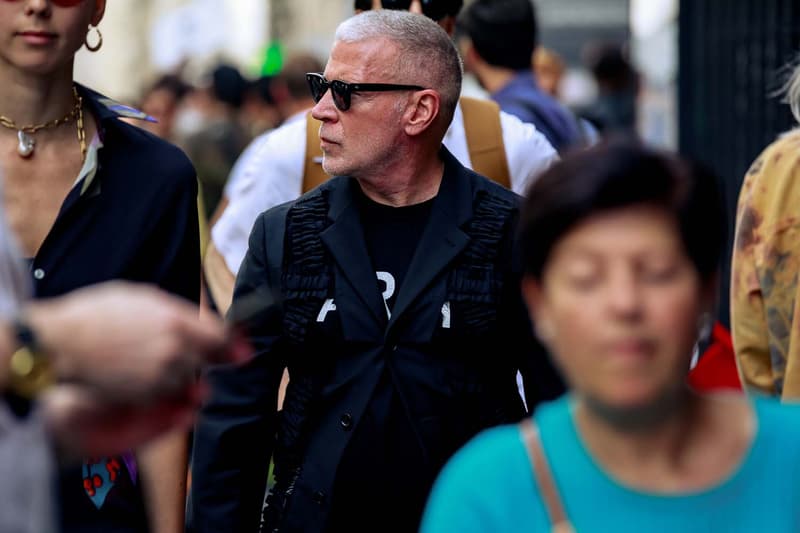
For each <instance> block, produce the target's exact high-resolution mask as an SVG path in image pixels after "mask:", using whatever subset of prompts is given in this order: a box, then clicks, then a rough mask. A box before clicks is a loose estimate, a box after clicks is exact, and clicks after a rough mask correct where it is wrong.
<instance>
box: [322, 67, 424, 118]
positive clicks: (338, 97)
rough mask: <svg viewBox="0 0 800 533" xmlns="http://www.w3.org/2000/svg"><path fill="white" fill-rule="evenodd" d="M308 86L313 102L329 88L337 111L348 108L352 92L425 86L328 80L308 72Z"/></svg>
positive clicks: (407, 89)
mask: <svg viewBox="0 0 800 533" xmlns="http://www.w3.org/2000/svg"><path fill="white" fill-rule="evenodd" d="M306 81H308V88H309V89H311V97H312V98H313V99H314V101H315V102H319V101H320V100H322V97H323V96H324V95H325V93H326V92H327V91H328V89H330V90H331V96H332V97H333V103H334V105H335V106H336V109H338V110H339V111H347V110H348V109H350V97H351V96H352V95H353V93H358V92H369V91H423V90H425V87H420V86H419V85H398V84H396V83H347V82H344V81H339V80H333V81H328V80H326V79H325V76H323V75H322V74H317V73H316V72H309V73H308V74H306Z"/></svg>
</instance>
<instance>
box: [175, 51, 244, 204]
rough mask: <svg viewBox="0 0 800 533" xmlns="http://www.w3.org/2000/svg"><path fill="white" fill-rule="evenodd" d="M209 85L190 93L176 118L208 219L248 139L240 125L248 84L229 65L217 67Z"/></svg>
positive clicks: (178, 133)
mask: <svg viewBox="0 0 800 533" xmlns="http://www.w3.org/2000/svg"><path fill="white" fill-rule="evenodd" d="M209 78H210V83H209V85H208V86H205V87H200V88H197V89H195V90H194V91H192V92H191V93H190V94H189V95H188V96H187V97H186V99H185V100H184V105H183V106H182V108H181V111H180V113H179V115H178V118H177V119H176V128H177V130H176V135H177V139H178V144H179V146H181V147H182V148H184V149H185V150H186V154H187V155H188V156H189V159H191V161H192V163H193V164H194V166H195V168H196V169H197V178H198V180H199V181H200V187H201V190H202V195H203V202H204V203H205V216H206V218H209V217H210V216H211V214H212V213H213V212H214V210H215V209H216V207H217V204H218V203H219V201H220V199H221V198H222V191H223V189H224V187H225V182H226V181H227V180H228V174H230V171H231V169H232V168H233V165H234V163H236V159H237V158H238V157H239V154H241V153H242V150H244V148H245V147H246V146H247V143H248V142H249V139H248V138H247V135H246V133H245V129H244V127H243V126H242V125H241V123H240V122H239V110H240V109H241V107H242V104H243V103H244V99H245V93H246V91H247V81H246V80H245V79H244V77H243V76H242V74H241V73H240V72H239V70H238V69H237V68H235V67H233V66H231V65H226V64H221V65H217V66H216V67H215V68H214V69H213V70H212V71H211V73H210V76H209Z"/></svg>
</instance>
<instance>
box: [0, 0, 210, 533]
mask: <svg viewBox="0 0 800 533" xmlns="http://www.w3.org/2000/svg"><path fill="white" fill-rule="evenodd" d="M105 6H106V2H105V1H104V0H84V1H75V0H57V1H38V0H18V1H8V2H0V32H2V35H3V37H2V39H0V55H2V57H3V61H1V62H0V81H2V83H0V115H2V117H3V120H2V121H0V125H2V126H3V127H2V128H0V143H2V145H3V147H4V148H3V151H2V155H0V165H2V167H3V170H4V173H3V174H4V191H3V192H4V195H3V205H4V207H5V212H6V214H7V219H8V222H9V225H10V228H11V231H12V233H13V234H14V236H15V237H16V240H17V241H18V242H19V244H20V248H21V252H22V254H23V255H24V257H25V258H26V259H27V262H28V264H29V273H30V276H31V281H32V283H33V292H34V295H35V297H37V298H43V297H54V296H59V295H62V294H64V293H66V292H69V291H71V290H74V289H77V288H79V287H82V286H86V285H90V284H93V283H98V282H102V281H106V280H111V279H119V278H122V279H128V280H134V281H141V282H148V283H152V284H155V285H158V286H160V287H161V288H163V289H165V290H167V291H169V292H171V293H173V294H176V295H179V296H181V297H183V298H185V299H188V300H193V301H197V300H198V298H199V289H200V279H199V277H200V276H199V274H200V273H199V257H200V256H199V253H200V252H199V240H198V229H197V228H198V221H197V210H196V196H197V184H196V180H195V173H194V169H193V168H192V165H191V164H190V163H189V161H188V159H187V158H186V157H185V156H184V154H183V153H181V152H180V151H179V150H178V149H177V148H175V147H174V146H171V145H169V144H167V143H166V142H164V141H162V140H160V139H158V138H157V137H155V136H153V135H150V134H149V133H147V132H144V131H143V130H141V129H139V128H135V127H133V126H130V125H128V124H126V123H124V122H122V121H121V120H120V118H121V117H127V118H140V119H141V118H145V117H146V115H145V114H144V113H141V112H140V111H137V110H135V109H132V108H129V107H126V106H124V105H122V104H119V103H117V102H115V101H113V100H109V99H107V98H105V97H103V96H102V95H99V94H97V93H95V92H93V91H92V90H90V89H88V88H86V87H83V86H81V85H79V84H76V83H75V82H74V81H73V70H74V57H75V52H76V51H77V50H78V49H79V48H80V47H81V46H83V45H84V44H85V45H86V47H87V48H88V49H90V50H97V49H99V48H100V47H101V45H102V42H103V40H102V35H101V34H100V31H99V30H98V28H97V25H98V24H99V23H100V21H101V19H102V18H103V15H104V13H105ZM107 356H108V357H109V358H113V357H114V356H115V354H114V352H113V351H110V352H109V353H108V354H107ZM110 464H113V465H114V467H113V468H111V469H109V465H110ZM112 472H113V475H112ZM185 472H186V441H185V438H184V436H183V435H181V434H175V435H170V436H169V437H167V438H166V439H164V440H161V441H159V442H156V443H153V444H152V445H150V446H148V447H146V448H141V449H138V450H136V451H135V453H131V452H128V453H126V454H124V455H123V456H121V457H114V458H111V457H93V458H90V459H87V460H86V461H84V462H83V464H82V465H81V466H78V467H76V468H69V469H65V470H64V471H63V472H62V474H61V476H60V494H61V501H60V511H61V514H62V516H61V518H62V521H63V529H64V530H65V531H84V532H85V531H104V532H105V531H145V530H148V529H149V528H150V527H152V529H153V530H154V531H158V532H160V531H163V532H176V531H180V530H181V529H182V527H183V507H184V500H185V479H186V473H185Z"/></svg>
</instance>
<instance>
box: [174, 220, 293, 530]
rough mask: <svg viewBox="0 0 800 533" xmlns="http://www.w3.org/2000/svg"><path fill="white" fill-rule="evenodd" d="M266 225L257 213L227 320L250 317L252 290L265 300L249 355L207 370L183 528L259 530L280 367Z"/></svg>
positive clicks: (278, 326)
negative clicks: (242, 360) (207, 383)
mask: <svg viewBox="0 0 800 533" xmlns="http://www.w3.org/2000/svg"><path fill="white" fill-rule="evenodd" d="M267 214H269V213H267ZM265 227H266V219H265V215H263V214H262V215H261V217H259V219H258V220H257V221H256V224H255V226H254V228H253V231H252V233H251V235H250V243H249V250H248V252H247V255H246V256H245V259H244V262H243V263H242V266H241V268H240V270H239V275H238V277H237V279H236V285H235V288H234V295H233V303H232V307H231V312H230V314H229V317H231V316H236V315H237V313H238V312H239V311H238V310H241V311H242V312H243V313H248V314H250V312H251V311H252V305H253V303H254V300H253V296H251V295H253V294H258V295H259V296H258V297H256V299H259V298H260V299H261V300H262V302H265V303H269V302H271V305H269V307H267V308H266V309H264V310H262V312H261V313H259V315H258V318H257V319H256V320H255V321H254V322H252V323H250V325H249V327H251V328H252V332H251V333H250V334H249V338H250V340H251V342H252V344H253V347H254V349H255V356H254V358H253V359H252V360H251V361H249V362H248V363H247V364H245V365H242V366H235V367H234V366H220V367H217V368H214V369H213V370H211V371H210V372H209V381H210V384H211V386H212V394H211V399H210V401H209V402H208V404H207V405H206V406H205V407H204V408H203V409H202V410H201V413H200V417H199V420H198V423H197V426H196V429H195V437H194V450H193V457H192V487H191V492H190V496H189V507H188V513H187V515H188V516H187V530H188V531H193V532H209V533H210V532H214V533H221V532H226V531H231V532H233V531H236V532H238V531H258V526H259V521H260V519H261V509H262V506H263V502H264V493H265V489H266V485H267V476H268V470H269V462H270V458H271V456H272V451H273V447H274V442H275V431H276V423H277V413H276V404H277V396H278V388H279V386H280V380H281V376H282V374H283V369H284V366H285V365H284V361H283V357H282V356H281V355H279V354H280V353H281V351H282V350H281V349H280V346H279V345H280V341H279V335H280V331H281V314H280V302H278V301H277V299H276V298H274V297H273V296H271V295H272V294H277V292H278V290H279V286H275V283H276V280H275V279H274V278H275V276H274V272H273V274H272V275H271V273H270V263H269V262H268V259H267V251H268V250H274V249H275V242H274V241H273V242H268V240H269V239H282V236H283V231H270V235H269V236H268V235H267V233H266V231H265ZM275 229H276V228H275V227H274V225H273V227H272V230H275ZM281 242H282V241H281ZM278 264H280V263H279V262H278ZM272 270H273V271H274V266H273V268H272ZM270 279H272V281H271V282H268V280H270ZM245 308H249V309H245Z"/></svg>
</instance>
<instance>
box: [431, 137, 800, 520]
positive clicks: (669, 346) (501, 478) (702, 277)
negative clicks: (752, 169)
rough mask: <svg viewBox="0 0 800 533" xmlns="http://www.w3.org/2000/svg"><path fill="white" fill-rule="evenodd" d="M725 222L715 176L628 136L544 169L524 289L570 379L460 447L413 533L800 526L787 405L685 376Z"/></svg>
mask: <svg viewBox="0 0 800 533" xmlns="http://www.w3.org/2000/svg"><path fill="white" fill-rule="evenodd" d="M643 177H646V178H647V179H643ZM724 220H725V216H724V208H723V202H722V198H721V194H720V191H719V190H718V185H717V182H716V179H715V177H714V176H713V175H711V174H709V173H708V172H707V171H704V170H703V169H701V168H698V167H697V166H696V165H693V164H691V163H688V162H687V161H684V160H682V159H680V158H678V157H676V156H673V155H668V154H663V153H659V152H655V151H652V150H650V149H647V148H643V147H640V146H636V145H630V144H617V143H616V142H612V143H610V144H603V145H601V146H598V147H597V148H593V149H590V150H589V151H587V152H586V153H578V154H574V155H572V156H569V157H567V158H565V159H564V160H563V161H562V162H561V163H559V164H558V165H556V166H554V167H553V168H552V169H551V170H550V171H548V172H547V173H546V174H545V175H543V176H542V177H541V178H540V180H539V181H538V182H537V183H536V185H535V186H534V187H532V188H531V191H530V195H529V197H528V198H527V199H526V201H525V203H524V205H523V208H522V214H521V221H520V233H519V235H520V237H519V239H520V244H521V248H522V254H523V261H524V269H525V274H524V275H523V282H522V291H523V295H524V299H525V301H526V303H527V305H528V309H529V310H530V315H531V317H532V319H533V320H535V324H536V332H537V334H538V336H539V338H540V339H541V340H542V341H543V342H544V344H545V345H546V346H547V347H548V349H549V352H550V355H551V357H552V359H553V361H554V363H555V364H556V366H557V367H558V368H559V370H560V371H561V373H562V375H563V376H564V378H565V381H566V382H567V384H568V388H569V393H568V394H567V395H565V396H564V397H562V398H561V399H559V400H557V401H555V402H550V403H547V404H543V405H540V406H539V408H537V409H536V412H535V414H534V415H533V417H531V418H529V419H528V420H526V421H525V422H523V423H522V424H518V425H510V426H505V427H500V428H494V429H492V430H489V431H486V432H484V433H483V434H481V435H479V436H478V437H476V438H475V439H474V440H473V441H472V442H470V443H469V444H468V445H467V446H466V447H465V448H463V449H462V450H461V451H459V452H458V453H457V454H456V455H455V457H454V458H453V459H452V460H451V461H450V463H449V464H448V465H447V466H446V467H445V468H444V469H443V471H442V473H441V475H440V477H439V479H438V481H437V482H436V485H435V486H434V489H433V491H432V495H431V498H430V500H429V502H428V506H427V510H426V513H425V518H424V519H423V524H422V528H421V531H422V532H423V533H439V532H445V531H447V532H449V531H459V532H462V533H463V532H478V531H493V532H495V531H496V532H507V531H508V532H511V531H581V532H590V533H591V532H594V531H597V532H605V531H620V532H627V531H630V532H634V531H636V532H638V531H663V532H668V531H686V532H692V533H693V532H697V533H700V532H706V531H730V532H742V533H744V532H750V531H774V532H787V533H788V532H789V531H796V530H797V525H798V523H800V522H798V520H800V514H798V510H797V506H796V505H795V502H794V500H795V497H794V495H795V494H797V491H798V489H800V480H798V477H797V476H795V475H792V474H788V473H789V472H792V473H793V472H796V471H797V469H798V468H800V429H798V428H800V426H799V425H798V423H797V421H798V417H800V408H798V407H797V406H783V405H780V404H779V403H778V402H775V401H772V400H770V399H763V398H751V399H750V398H747V397H746V396H745V395H742V394H738V393H732V394H731V393H698V392H695V391H693V390H692V389H691V388H690V387H689V386H688V385H687V383H686V375H687V373H688V371H689V361H690V360H691V358H692V352H693V348H694V344H695V342H696V340H697V338H698V335H699V330H700V329H701V327H700V324H702V322H703V320H702V317H703V315H704V314H705V313H707V312H709V311H710V310H711V309H712V307H713V305H714V303H715V300H716V295H717V289H718V287H717V285H718V275H717V274H718V270H719V262H720V259H721V256H722V252H723V247H724V243H725V231H724ZM766 487H769V490H765V488H766Z"/></svg>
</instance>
